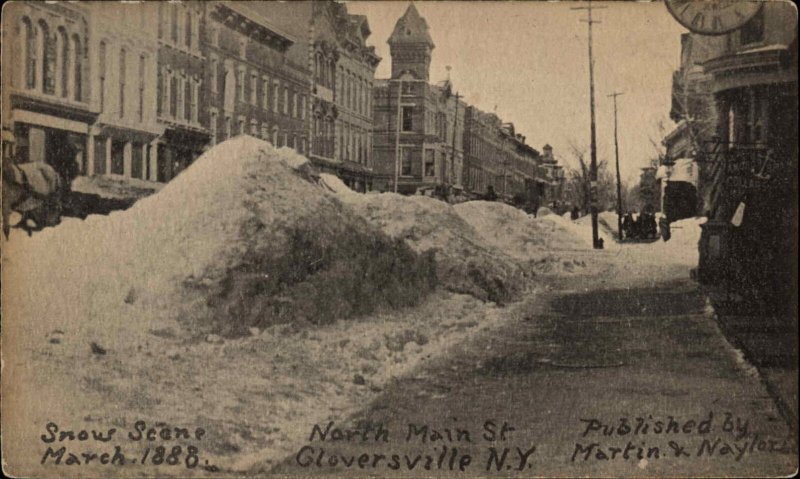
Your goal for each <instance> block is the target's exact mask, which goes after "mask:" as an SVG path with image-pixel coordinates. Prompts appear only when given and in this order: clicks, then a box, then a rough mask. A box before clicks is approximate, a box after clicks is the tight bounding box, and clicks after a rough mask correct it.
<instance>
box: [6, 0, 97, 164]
mask: <svg viewBox="0 0 800 479" xmlns="http://www.w3.org/2000/svg"><path fill="white" fill-rule="evenodd" d="M2 31H3V32H2V35H3V57H2V65H3V70H2V105H3V112H2V117H3V125H2V128H3V136H2V140H3V155H4V156H6V155H7V157H10V158H14V161H16V162H28V161H42V162H47V163H49V164H51V165H52V166H53V167H54V168H55V169H56V170H57V171H58V172H59V173H61V174H62V175H63V176H64V177H65V178H68V179H71V178H74V177H75V176H76V175H77V174H79V173H86V172H87V171H89V160H90V156H89V152H90V151H91V146H92V143H91V141H90V131H89V129H90V125H92V124H93V123H94V122H95V120H96V119H97V114H98V112H97V110H96V109H95V108H94V105H93V104H92V101H91V100H92V90H91V88H90V85H91V68H90V64H89V63H90V62H89V59H90V55H89V51H90V47H89V38H90V27H89V12H88V11H87V8H86V6H85V5H82V4H72V3H45V2H25V3H22V2H15V3H11V4H9V5H8V6H6V8H4V9H3V29H2Z"/></svg>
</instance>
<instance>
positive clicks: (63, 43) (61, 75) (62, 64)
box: [58, 27, 71, 97]
mask: <svg viewBox="0 0 800 479" xmlns="http://www.w3.org/2000/svg"><path fill="white" fill-rule="evenodd" d="M70 60H71V59H70V55H69V38H68V37H67V32H66V30H64V27H59V29H58V88H59V90H60V95H61V96H62V97H67V96H69V72H70V68H69V63H70Z"/></svg>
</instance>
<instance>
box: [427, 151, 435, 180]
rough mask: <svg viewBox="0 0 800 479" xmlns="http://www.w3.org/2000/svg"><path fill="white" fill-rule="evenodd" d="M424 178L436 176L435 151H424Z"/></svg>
mask: <svg viewBox="0 0 800 479" xmlns="http://www.w3.org/2000/svg"><path fill="white" fill-rule="evenodd" d="M424 171H425V176H431V177H432V176H436V150H425V170H424Z"/></svg>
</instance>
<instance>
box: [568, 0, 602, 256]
mask: <svg viewBox="0 0 800 479" xmlns="http://www.w3.org/2000/svg"><path fill="white" fill-rule="evenodd" d="M588 3H589V6H587V7H573V8H571V9H570V10H586V11H587V12H588V13H589V18H588V19H586V20H584V19H581V22H584V23H587V24H588V25H589V108H590V111H591V133H592V145H591V154H592V162H591V165H590V167H589V181H590V189H589V190H590V193H591V195H590V196H591V198H590V201H591V211H592V245H593V246H594V248H595V249H602V248H603V243H602V240H601V239H600V235H599V233H598V230H597V126H596V124H595V119H594V57H593V56H592V25H593V24H595V23H601V22H600V21H599V20H592V10H593V7H592V2H591V0H589V2H588ZM594 8H599V9H602V8H606V7H594Z"/></svg>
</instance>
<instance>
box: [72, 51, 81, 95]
mask: <svg viewBox="0 0 800 479" xmlns="http://www.w3.org/2000/svg"><path fill="white" fill-rule="evenodd" d="M72 52H73V57H74V60H73V61H72V66H73V68H74V69H75V75H74V80H73V82H72V85H73V86H72V91H73V95H74V96H73V98H74V99H75V101H81V100H82V99H83V92H82V89H81V82H82V81H83V61H82V58H83V51H82V50H81V39H80V38H79V37H78V35H73V36H72Z"/></svg>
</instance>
